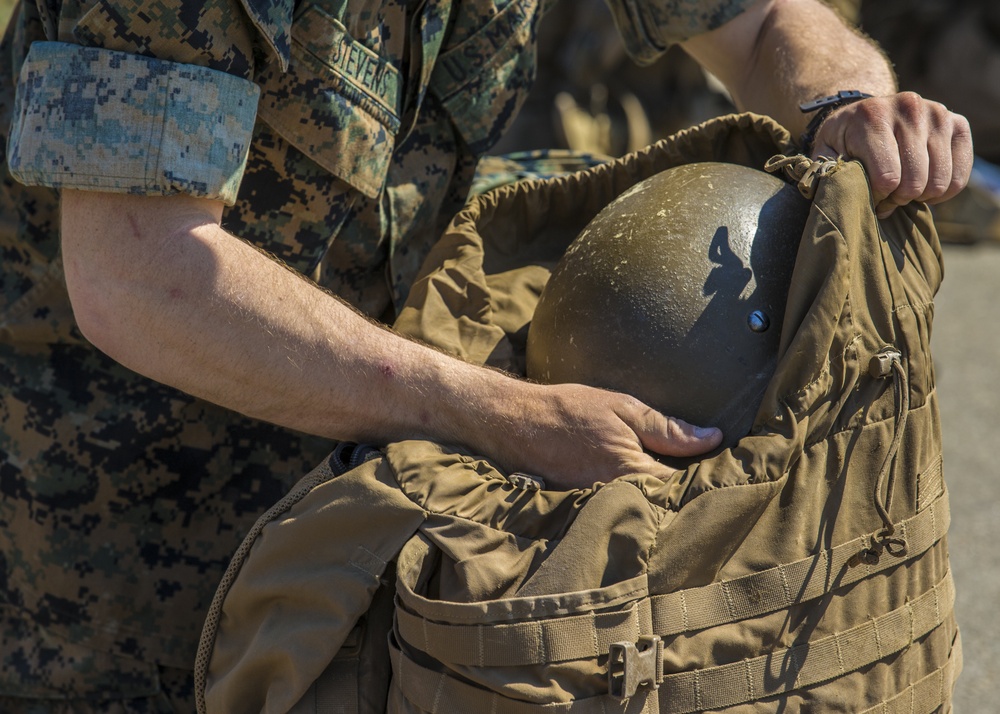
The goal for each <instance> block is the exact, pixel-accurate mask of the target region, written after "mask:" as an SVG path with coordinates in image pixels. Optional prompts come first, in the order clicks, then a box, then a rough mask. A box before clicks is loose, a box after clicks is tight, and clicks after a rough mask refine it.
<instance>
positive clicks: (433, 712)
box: [389, 639, 657, 714]
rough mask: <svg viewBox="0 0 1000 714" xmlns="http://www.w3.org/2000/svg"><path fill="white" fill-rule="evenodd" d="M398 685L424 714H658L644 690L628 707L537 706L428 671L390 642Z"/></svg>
mask: <svg viewBox="0 0 1000 714" xmlns="http://www.w3.org/2000/svg"><path fill="white" fill-rule="evenodd" d="M389 656H390V657H391V659H392V673H393V681H394V683H395V684H394V686H398V687H399V688H400V690H401V691H402V693H403V696H405V697H406V699H407V700H409V702H410V703H411V704H413V705H414V706H415V707H416V708H417V709H419V710H420V711H422V712H429V713H430V714H453V713H454V712H477V714H478V713H479V712H482V713H483V714H557V713H560V712H572V714H610V712H616V714H626V713H627V714H646V713H647V712H648V713H649V714H652V713H653V712H656V711H657V708H656V703H657V702H656V691H655V690H642V691H639V692H637V693H636V695H635V696H634V697H632V698H631V699H629V700H628V702H627V704H626V705H625V707H622V705H621V704H619V703H618V702H617V701H615V700H612V699H611V698H610V697H608V696H607V695H606V694H599V695H597V696H593V697H586V698H584V699H574V700H573V701H571V702H553V703H548V704H535V703H532V702H526V701H522V700H519V699H510V698H509V697H505V696H503V695H501V694H498V693H497V692H492V691H488V690H486V689H481V688H479V687H476V686H474V685H472V684H466V683H465V682H463V681H461V680H459V679H455V678H454V677H451V676H449V675H448V674H446V673H444V672H435V671H433V670H431V669H427V668H426V667H423V666H421V665H419V664H417V663H416V662H414V661H413V660H412V659H410V658H409V657H408V656H407V655H406V654H404V653H403V652H402V651H401V650H400V649H399V648H398V647H397V646H396V644H395V643H394V642H392V640H391V639H390V641H389Z"/></svg>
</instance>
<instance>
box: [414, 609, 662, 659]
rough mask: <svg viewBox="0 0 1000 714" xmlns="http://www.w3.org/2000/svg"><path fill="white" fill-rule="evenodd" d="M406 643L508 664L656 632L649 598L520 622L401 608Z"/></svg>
mask: <svg viewBox="0 0 1000 714" xmlns="http://www.w3.org/2000/svg"><path fill="white" fill-rule="evenodd" d="M396 624H397V628H398V631H399V636H400V638H401V639H402V641H403V642H406V643H407V644H408V645H411V646H413V647H417V648H419V649H421V650H422V651H424V652H425V653H427V654H429V655H430V656H431V657H433V658H434V659H436V660H438V661H440V662H446V663H449V664H456V665H469V666H473V667H509V666H517V665H535V664H547V663H551V662H563V661H566V660H574V659H585V658H586V659H595V658H597V657H601V656H603V655H606V654H607V653H608V649H609V646H610V645H611V644H612V643H614V642H623V641H624V642H635V641H637V640H638V639H639V637H640V636H641V635H647V634H650V632H652V630H651V627H652V618H651V616H650V604H649V600H648V599H644V600H640V601H638V602H636V603H633V605H632V606H631V607H629V608H628V609H627V610H619V611H616V612H601V613H594V612H587V613H584V614H582V615H575V616H572V617H562V618H559V619H549V620H528V621H525V622H516V623H509V624H504V623H489V622H488V623H484V624H477V625H442V624H438V623H435V622H431V621H430V620H426V619H424V618H422V617H419V616H417V615H413V614H411V613H409V612H407V611H406V610H404V609H403V608H402V607H397V608H396Z"/></svg>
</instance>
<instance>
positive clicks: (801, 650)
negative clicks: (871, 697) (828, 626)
mask: <svg viewBox="0 0 1000 714" xmlns="http://www.w3.org/2000/svg"><path fill="white" fill-rule="evenodd" d="M954 604H955V585H954V582H953V581H952V578H951V571H949V572H948V573H947V574H946V575H945V577H944V578H942V579H941V581H940V582H939V583H938V584H937V585H935V586H934V587H933V588H931V589H930V590H928V591H927V592H925V593H924V594H923V595H921V596H920V597H918V598H917V599H916V600H913V601H911V602H908V603H906V604H905V605H903V606H902V607H899V608H897V609H895V610H893V611H892V612H889V613H886V614H885V615H881V616H879V617H875V618H871V619H869V620H868V621H867V622H864V623H862V624H860V625H858V626H856V627H852V628H851V629H849V630H845V631H843V632H837V633H834V634H832V635H828V636H827V637H823V638H821V639H818V640H813V641H811V642H805V643H803V644H801V645H796V646H794V647H788V648H786V649H780V650H774V651H773V652H770V653H769V654H766V655H762V656H760V657H754V658H752V659H746V660H743V661H741V662H733V663H731V664H724V665H720V666H718V667H709V668H706V669H698V670H694V671H691V672H681V673H679V674H671V675H667V676H666V677H664V678H663V683H662V684H661V685H660V687H661V689H662V688H663V687H666V692H667V693H668V694H667V696H666V697H664V701H662V702H661V708H660V713H661V714H689V712H697V711H702V710H704V709H723V708H725V707H731V706H735V705H737V704H742V703H744V702H749V701H754V700H756V699H760V698H762V697H770V696H774V695H777V694H783V693H786V692H790V691H793V690H795V689H802V688H805V687H809V686H811V685H814V684H819V683H820V682H825V681H827V680H829V679H834V678H835V677H838V676H841V675H844V674H847V673H848V672H853V671H855V670H858V669H860V668H862V667H865V666H867V665H870V664H873V663H874V662H878V661H879V660H880V659H883V658H884V657H888V656H889V655H892V654H895V653H896V652H899V651H900V650H902V649H903V648H905V647H907V646H909V645H910V644H912V643H913V642H915V641H916V640H917V639H919V638H920V637H923V636H924V635H926V634H927V633H929V632H931V631H932V630H934V629H935V628H936V627H938V626H939V625H940V624H941V623H942V622H944V621H945V619H946V618H947V617H948V616H949V615H950V613H951V612H952V609H953V607H954Z"/></svg>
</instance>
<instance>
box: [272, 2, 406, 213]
mask: <svg viewBox="0 0 1000 714" xmlns="http://www.w3.org/2000/svg"><path fill="white" fill-rule="evenodd" d="M291 54H292V61H291V64H290V65H289V67H288V71H287V72H281V71H280V69H279V68H278V67H276V66H273V65H272V66H269V67H268V68H266V69H265V70H264V71H263V72H262V73H261V75H260V76H258V78H257V81H258V82H259V83H260V85H261V97H260V104H259V108H258V116H259V117H260V118H261V119H262V120H263V121H265V122H267V124H268V125H270V126H271V127H272V128H273V129H274V130H275V131H276V132H277V133H278V134H280V135H281V136H282V137H283V138H284V139H285V140H286V141H288V142H289V143H290V144H292V145H293V146H295V148H297V149H298V150H299V151H301V152H302V153H304V154H305V155H306V156H308V157H309V158H310V159H312V160H313V161H315V162H316V163H317V164H319V165H320V166H322V167H323V168H324V169H326V170H327V171H329V172H330V173H331V174H333V175H334V176H336V177H337V178H339V179H341V180H343V181H345V182H347V183H349V184H350V185H351V186H353V187H354V188H356V189H358V190H359V191H361V193H363V194H364V195H366V196H368V197H370V198H371V197H374V196H377V195H378V194H379V192H380V191H381V190H382V186H383V184H384V183H385V175H386V172H387V171H388V170H389V160H390V158H391V157H392V150H393V146H394V144H395V138H396V132H397V131H399V124H400V121H399V101H400V87H401V79H400V73H399V70H398V69H397V68H396V67H395V66H394V65H393V64H392V63H391V62H389V61H388V60H386V59H385V58H384V57H381V56H380V55H378V54H377V53H376V52H374V51H372V50H371V49H369V48H368V47H365V46H364V45H363V44H361V43H360V42H357V41H356V40H354V39H353V38H352V37H351V36H350V35H349V34H348V32H347V29H346V28H345V27H344V25H343V24H342V23H341V22H340V21H339V20H338V19H337V18H335V17H333V16H332V15H330V14H328V13H326V12H325V11H323V10H322V9H320V8H319V7H317V6H315V5H307V6H306V7H305V9H304V10H303V11H302V12H301V14H299V15H298V16H297V17H296V19H295V22H294V24H293V25H292V48H291Z"/></svg>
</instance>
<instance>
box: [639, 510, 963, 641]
mask: <svg viewBox="0 0 1000 714" xmlns="http://www.w3.org/2000/svg"><path fill="white" fill-rule="evenodd" d="M950 523H951V513H950V511H949V509H948V494H947V492H945V493H944V494H943V495H942V496H941V497H940V498H938V499H937V500H936V501H934V502H933V503H931V505H930V506H928V507H927V508H926V509H925V510H923V511H921V512H920V513H918V514H917V515H915V516H913V517H912V518H908V519H907V520H905V521H902V522H901V523H899V524H897V525H896V532H897V533H898V534H899V535H901V536H902V537H904V538H905V539H906V542H907V544H908V550H907V554H906V558H905V560H909V559H911V558H915V557H917V556H919V555H921V554H923V553H925V552H926V551H927V550H928V549H930V548H931V546H933V545H934V544H935V543H937V542H938V541H939V540H940V539H941V538H942V537H943V536H944V535H945V533H947V532H948V526H949V525H950ZM870 538H871V536H870V535H864V536H862V537H860V538H855V539H854V540H852V541H848V542H847V543H842V544H841V545H838V546H836V547H835V548H832V549H830V550H823V551H820V552H819V553H817V554H816V555H812V556H809V557H808V558H803V559H802V560H797V561H795V562H794V563H785V564H783V565H778V566H776V567H773V568H770V569H768V570H762V571H760V572H757V573H751V574H749V575H744V576H743V577H740V578H735V579H733V580H723V581H719V582H714V583H711V584H709V585H705V586H703V587H699V588H690V589H687V590H678V591H677V592H673V593H667V594H665V595H655V596H654V597H653V598H652V601H653V632H654V633H655V634H657V635H660V636H661V637H666V636H669V635H676V634H680V633H683V632H692V631H695V630H703V629H705V628H707V627H715V626H716V625H724V624H727V623H730V622H737V621H740V620H746V619H748V618H751V617H757V616H759V615H764V614H766V613H769V612H777V611H778V610H785V609H788V608H789V607H791V606H792V605H795V604H798V603H801V602H807V601H809V600H812V599H813V598H817V597H820V596H822V595H826V594H827V593H829V592H831V591H832V590H834V589H836V588H840V587H843V586H845V585H851V584H852V583H856V582H858V581H860V580H863V579H865V578H867V577H870V576H872V575H874V574H876V573H878V572H881V571H883V570H887V569H889V568H892V567H895V566H896V565H899V563H900V562H902V560H901V559H899V558H896V557H893V556H891V555H889V554H888V553H883V554H882V557H881V558H879V560H878V562H877V563H874V564H866V563H863V562H862V563H859V564H857V565H854V566H851V567H848V565H847V562H848V561H849V560H850V559H851V558H853V557H854V556H855V555H856V554H857V553H858V552H859V551H861V550H862V549H864V548H867V547H868V546H869V540H870Z"/></svg>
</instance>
